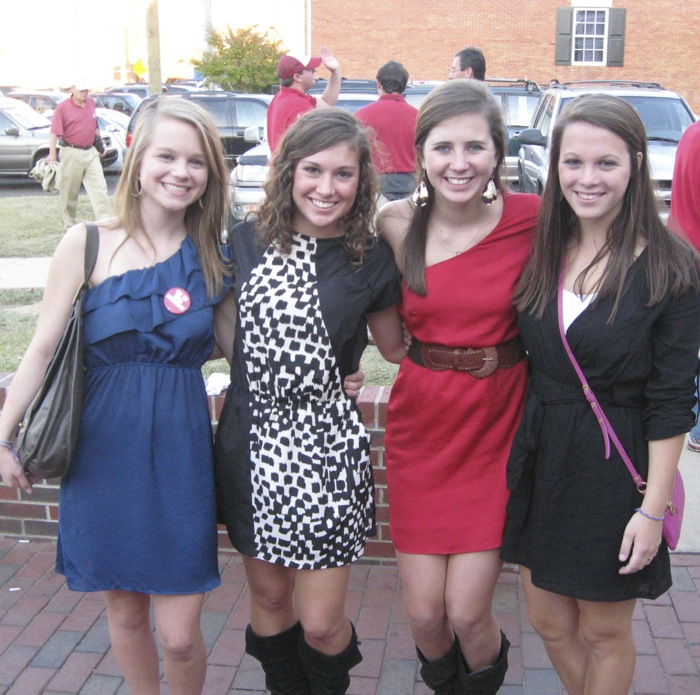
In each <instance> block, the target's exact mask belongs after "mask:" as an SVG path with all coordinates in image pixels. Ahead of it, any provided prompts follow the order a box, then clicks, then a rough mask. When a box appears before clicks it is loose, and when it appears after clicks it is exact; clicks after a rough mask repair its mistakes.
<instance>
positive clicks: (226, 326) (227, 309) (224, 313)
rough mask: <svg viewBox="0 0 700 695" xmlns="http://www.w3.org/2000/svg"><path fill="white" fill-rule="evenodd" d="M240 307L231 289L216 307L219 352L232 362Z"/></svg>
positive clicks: (215, 334) (215, 328) (216, 332)
mask: <svg viewBox="0 0 700 695" xmlns="http://www.w3.org/2000/svg"><path fill="white" fill-rule="evenodd" d="M237 316H238V308H237V307H236V297H235V295H234V293H233V290H231V291H230V292H229V293H228V294H227V295H226V296H225V297H224V298H223V299H222V300H221V301H220V302H219V303H218V304H217V305H216V308H215V309H214V337H215V339H216V346H217V349H218V352H217V353H216V355H217V356H218V354H219V353H220V354H221V355H222V356H223V357H225V358H226V360H227V362H228V363H229V364H231V362H232V361H233V339H234V338H235V336H236V318H237Z"/></svg>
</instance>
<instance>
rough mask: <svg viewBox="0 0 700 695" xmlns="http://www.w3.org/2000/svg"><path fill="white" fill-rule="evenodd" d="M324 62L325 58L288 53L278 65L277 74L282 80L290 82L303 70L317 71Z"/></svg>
mask: <svg viewBox="0 0 700 695" xmlns="http://www.w3.org/2000/svg"><path fill="white" fill-rule="evenodd" d="M322 62H323V58H318V57H311V56H307V55H303V54H301V55H293V54H292V53H286V54H285V55H283V56H282V57H281V58H280V62H279V63H277V74H278V75H279V76H280V79H281V80H288V79H289V78H290V77H294V75H296V74H298V73H300V72H301V71H302V70H315V69H316V68H317V67H318V66H319V65H320V64H321V63H322Z"/></svg>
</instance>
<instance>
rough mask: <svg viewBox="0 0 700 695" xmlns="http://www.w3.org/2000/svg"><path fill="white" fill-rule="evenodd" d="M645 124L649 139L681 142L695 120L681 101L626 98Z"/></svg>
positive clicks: (654, 98)
mask: <svg viewBox="0 0 700 695" xmlns="http://www.w3.org/2000/svg"><path fill="white" fill-rule="evenodd" d="M624 99H625V101H628V102H629V103H630V104H632V106H634V108H635V109H636V111H637V113H638V114H639V117H640V118H641V119H642V121H643V122H644V127H645V128H646V131H647V137H648V138H650V139H653V138H662V139H663V138H667V139H670V140H680V138H681V135H682V134H683V131H684V130H685V129H686V128H687V127H688V126H689V125H690V124H691V123H692V122H693V119H692V117H691V115H690V113H689V112H688V110H687V109H686V108H685V106H684V104H683V102H682V101H681V100H680V99H672V98H666V97H636V96H629V97H624Z"/></svg>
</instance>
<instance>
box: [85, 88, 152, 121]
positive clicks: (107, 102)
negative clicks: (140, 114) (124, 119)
mask: <svg viewBox="0 0 700 695" xmlns="http://www.w3.org/2000/svg"><path fill="white" fill-rule="evenodd" d="M90 98H91V99H92V100H93V101H94V102H95V106H98V107H100V108H103V109H112V110H113V111H120V112H121V113H123V114H126V115H127V116H131V114H132V113H134V111H136V107H137V106H138V105H139V104H140V103H141V97H140V96H138V95H137V94H131V93H129V92H125V93H123V94H122V93H121V92H101V93H99V94H91V95H90Z"/></svg>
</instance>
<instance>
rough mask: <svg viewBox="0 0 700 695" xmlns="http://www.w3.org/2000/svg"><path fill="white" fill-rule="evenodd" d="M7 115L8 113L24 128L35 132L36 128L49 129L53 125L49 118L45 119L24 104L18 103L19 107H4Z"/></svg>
mask: <svg viewBox="0 0 700 695" xmlns="http://www.w3.org/2000/svg"><path fill="white" fill-rule="evenodd" d="M4 110H5V113H8V114H9V115H11V116H12V118H14V119H15V121H17V123H19V124H20V125H21V126H22V127H23V128H27V129H29V130H33V129H35V128H47V127H48V126H50V125H51V121H49V119H48V118H44V117H43V116H42V115H41V114H39V113H37V112H36V111H35V110H34V109H33V108H32V107H31V106H27V105H26V104H23V103H22V102H19V101H18V102H17V106H14V105H13V106H6V105H4Z"/></svg>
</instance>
